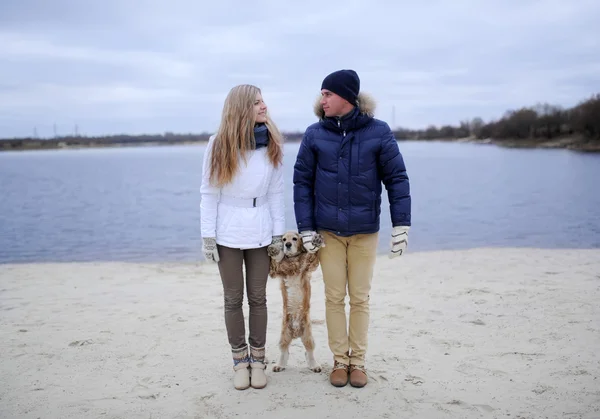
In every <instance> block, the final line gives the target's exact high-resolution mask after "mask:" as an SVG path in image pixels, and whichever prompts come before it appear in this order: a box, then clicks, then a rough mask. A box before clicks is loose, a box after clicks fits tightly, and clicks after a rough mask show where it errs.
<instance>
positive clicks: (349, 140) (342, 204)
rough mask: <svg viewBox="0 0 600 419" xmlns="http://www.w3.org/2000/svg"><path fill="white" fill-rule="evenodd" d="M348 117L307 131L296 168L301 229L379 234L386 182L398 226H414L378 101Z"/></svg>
mask: <svg viewBox="0 0 600 419" xmlns="http://www.w3.org/2000/svg"><path fill="white" fill-rule="evenodd" d="M358 100H359V107H355V108H354V110H353V111H352V112H350V114H348V115H346V116H344V117H343V118H341V119H340V118H328V117H325V115H324V113H323V110H322V108H321V105H320V103H318V102H317V103H316V104H315V114H317V116H318V117H319V118H320V120H319V122H317V123H314V124H312V125H311V126H309V127H308V128H307V129H306V132H305V133H304V136H303V138H302V143H301V145H300V149H299V151H298V156H297V159H296V164H295V165H294V176H293V181H294V211H295V215H296V224H297V227H298V231H305V230H328V231H331V232H333V233H335V234H337V235H339V236H350V235H354V234H364V233H375V232H377V231H379V225H380V214H381V192H382V182H383V184H384V185H385V187H386V189H387V191H388V197H389V202H390V214H391V219H392V225H393V226H410V225H411V220H410V213H411V197H410V186H409V179H408V176H407V174H406V167H405V164H404V159H403V157H402V154H401V153H400V150H399V148H398V143H397V142H396V139H395V138H394V135H393V133H392V131H391V130H390V127H389V126H388V124H387V123H385V122H383V121H381V120H378V119H376V118H374V117H373V110H374V101H373V100H372V99H371V98H370V97H369V96H367V95H365V94H364V93H361V94H360V95H359V98H358Z"/></svg>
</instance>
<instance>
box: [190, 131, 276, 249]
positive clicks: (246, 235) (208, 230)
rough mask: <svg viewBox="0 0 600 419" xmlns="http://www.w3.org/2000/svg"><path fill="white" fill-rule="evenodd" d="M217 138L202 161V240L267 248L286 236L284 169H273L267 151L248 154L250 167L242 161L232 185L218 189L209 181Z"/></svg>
mask: <svg viewBox="0 0 600 419" xmlns="http://www.w3.org/2000/svg"><path fill="white" fill-rule="evenodd" d="M214 138H215V136H214V135H213V136H211V137H210V139H209V141H208V145H207V147H206V151H205V152H204V159H203V160H204V162H203V168H202V185H201V187H200V195H201V201H200V222H201V228H200V231H201V234H202V237H216V239H217V243H218V244H220V245H222V246H227V247H233V248H237V249H251V248H257V247H263V246H268V245H269V244H271V239H272V237H273V236H275V235H282V234H284V233H285V201H284V199H285V198H284V190H283V167H282V166H279V167H278V168H274V167H273V165H272V164H271V162H270V161H269V157H268V155H267V148H266V147H262V148H259V149H258V150H254V151H251V152H250V153H249V154H248V158H247V164H244V161H243V160H242V159H241V157H240V166H239V172H238V173H237V175H236V177H235V178H234V179H233V181H232V182H231V183H229V184H228V185H226V186H224V187H223V188H215V187H213V186H211V185H209V181H208V178H209V174H210V171H209V163H210V155H211V151H212V146H213V144H214ZM253 198H257V202H258V205H257V206H256V207H253V206H252V205H253V204H252V202H253ZM231 201H234V203H232V202H231ZM262 202H264V204H263V205H261V203H262ZM248 203H249V205H248Z"/></svg>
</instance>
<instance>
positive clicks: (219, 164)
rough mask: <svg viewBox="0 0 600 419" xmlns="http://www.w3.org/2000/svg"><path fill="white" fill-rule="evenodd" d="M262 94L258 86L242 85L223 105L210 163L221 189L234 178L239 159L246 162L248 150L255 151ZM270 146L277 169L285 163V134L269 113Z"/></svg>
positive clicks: (234, 89)
mask: <svg viewBox="0 0 600 419" xmlns="http://www.w3.org/2000/svg"><path fill="white" fill-rule="evenodd" d="M257 93H261V91H260V89H259V88H258V87H256V86H252V85H249V84H242V85H239V86H235V87H234V88H232V89H231V90H230V91H229V94H228V95H227V97H226V98H225V103H224V105H223V113H222V117H221V124H220V126H219V129H218V130H217V134H216V137H215V140H214V144H213V149H212V155H211V160H210V177H209V179H210V182H211V183H212V184H214V185H216V186H218V187H221V186H223V185H225V184H227V183H229V182H231V180H232V179H233V177H234V176H235V174H236V173H237V171H238V168H239V158H240V156H241V157H242V158H243V160H244V162H246V156H247V153H248V151H251V150H254V149H255V147H256V140H255V139H254V122H255V121H254V102H255V101H256V94H257ZM266 119H267V121H266V123H265V125H266V126H267V128H268V130H269V131H268V135H269V144H268V146H267V154H268V156H269V160H270V162H271V164H272V165H273V166H274V167H277V166H278V165H280V164H281V163H282V160H283V149H282V141H283V138H282V135H281V133H280V132H279V130H278V129H277V126H276V125H275V123H274V122H273V121H272V120H271V118H270V117H269V115H268V113H267V117H266Z"/></svg>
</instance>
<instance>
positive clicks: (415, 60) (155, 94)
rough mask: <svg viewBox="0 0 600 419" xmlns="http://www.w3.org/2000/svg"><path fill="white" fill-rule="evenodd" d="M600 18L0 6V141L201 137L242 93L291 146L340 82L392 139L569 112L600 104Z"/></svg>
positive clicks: (324, 8)
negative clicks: (546, 111) (533, 109)
mask: <svg viewBox="0 0 600 419" xmlns="http://www.w3.org/2000/svg"><path fill="white" fill-rule="evenodd" d="M599 17H600V3H599V2H597V1H591V0H578V2H564V1H554V0H543V1H542V0H540V1H533V0H523V1H517V0H504V1H503V0H488V1H486V2H479V1H474V0H473V1H467V0H462V1H460V0H459V1H455V2H448V1H441V0H433V1H428V2H426V3H425V2H423V3H421V4H418V3H417V2H408V1H401V2H400V1H393V0H389V1H382V0H381V1H377V0H373V1H372V2H371V3H370V4H369V5H368V6H367V5H366V3H365V2H359V1H343V2H339V1H333V2H323V1H314V0H309V1H306V2H304V3H303V4H301V3H299V2H298V3H296V4H295V5H292V4H287V3H284V2H276V1H268V0H257V1H254V2H242V1H223V2H218V3H215V4H206V3H205V2H195V1H192V0H179V1H176V0H174V1H173V2H171V3H167V2H164V1H158V0H147V1H134V0H106V1H103V2H95V1H90V2H81V1H77V0H71V1H69V0H55V1H53V2H47V1H42V0H36V1H33V0H28V1H19V2H17V1H14V0H13V1H8V2H2V3H0V57H1V60H2V65H1V66H0V137H6V136H26V135H30V134H31V133H32V132H33V129H34V127H36V128H37V132H38V133H39V134H40V135H41V136H51V135H52V133H53V132H52V126H53V124H55V123H56V124H57V126H58V131H59V134H65V133H68V132H72V131H73V127H74V126H75V124H77V125H78V126H79V130H80V132H83V133H86V134H90V135H95V134H112V133H121V132H126V133H134V134H135V133H151V132H164V131H175V132H203V131H213V130H214V129H215V128H216V127H217V125H218V120H219V117H220V112H221V106H222V101H223V99H224V97H225V95H226V94H227V91H228V90H229V89H230V88H231V87H232V86H233V85H235V84H239V83H253V84H256V85H258V86H260V87H261V88H262V89H263V95H264V97H265V100H266V101H267V104H268V105H269V108H270V112H271V114H272V115H273V117H274V118H275V120H276V122H277V123H278V124H279V125H280V127H281V128H282V129H283V130H286V131H287V130H303V129H304V128H305V127H306V126H307V125H308V124H310V123H312V122H314V120H315V117H314V116H313V115H312V103H313V101H314V99H315V97H316V96H317V95H318V92H319V87H320V82H321V80H322V78H323V77H324V76H325V75H326V74H328V73H329V72H331V71H333V70H336V69H339V68H354V69H356V70H357V71H358V72H359V75H360V76H361V83H362V88H363V90H365V91H368V92H370V93H371V94H373V95H374V96H375V98H376V99H377V101H378V112H377V116H379V117H380V118H382V119H385V120H387V121H388V122H389V123H390V124H391V123H392V122H395V125H397V126H404V127H411V128H419V127H425V126H427V125H428V124H438V125H439V124H447V123H452V124H455V123H457V122H458V121H460V120H463V119H468V118H472V117H475V116H481V117H483V118H484V119H485V120H489V119H492V118H497V117H500V116H501V115H502V114H503V113H504V112H505V111H506V110H507V109H511V108H516V107H519V106H523V105H533V104H535V103H537V102H550V103H554V104H560V105H563V106H572V105H574V104H575V103H577V102H578V101H579V100H581V99H583V98H586V97H588V96H589V95H591V94H592V93H595V92H599V91H600V55H598V53H597V51H600V29H599V28H598V25H597V21H598V18H599ZM393 110H394V111H395V112H394V115H395V118H394V121H392V112H393Z"/></svg>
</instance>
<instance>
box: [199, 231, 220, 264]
mask: <svg viewBox="0 0 600 419" xmlns="http://www.w3.org/2000/svg"><path fill="white" fill-rule="evenodd" d="M202 252H203V253H204V257H205V258H206V260H208V261H209V262H215V263H216V262H219V260H220V259H219V251H218V250H217V239H215V238H214V237H203V238H202Z"/></svg>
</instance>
